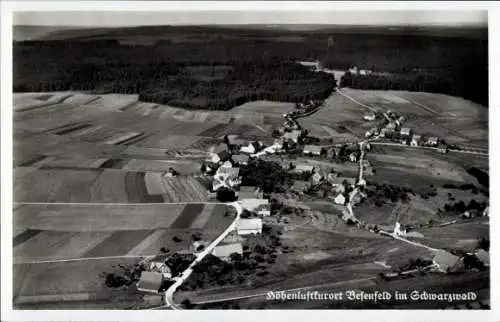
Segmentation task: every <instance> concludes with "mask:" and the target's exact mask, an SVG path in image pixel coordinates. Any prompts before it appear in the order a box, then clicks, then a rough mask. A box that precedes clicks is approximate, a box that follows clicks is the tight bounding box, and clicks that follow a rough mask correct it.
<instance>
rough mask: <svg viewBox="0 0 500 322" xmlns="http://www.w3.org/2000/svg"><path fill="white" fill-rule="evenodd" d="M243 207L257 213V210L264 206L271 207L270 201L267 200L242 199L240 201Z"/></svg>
mask: <svg viewBox="0 0 500 322" xmlns="http://www.w3.org/2000/svg"><path fill="white" fill-rule="evenodd" d="M240 204H241V207H243V209H246V210H248V211H251V212H256V210H257V209H258V208H259V207H260V206H262V205H269V200H267V199H257V198H252V199H242V200H241V201H240Z"/></svg>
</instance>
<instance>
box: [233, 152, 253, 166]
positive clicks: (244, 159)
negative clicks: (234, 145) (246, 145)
mask: <svg viewBox="0 0 500 322" xmlns="http://www.w3.org/2000/svg"><path fill="white" fill-rule="evenodd" d="M231 159H232V160H233V161H234V162H235V163H236V164H240V165H246V164H248V160H249V159H250V157H249V156H248V155H246V154H235V155H233V156H232V157H231Z"/></svg>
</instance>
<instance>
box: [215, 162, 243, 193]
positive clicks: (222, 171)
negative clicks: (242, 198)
mask: <svg viewBox="0 0 500 322" xmlns="http://www.w3.org/2000/svg"><path fill="white" fill-rule="evenodd" d="M239 173H240V168H227V167H219V169H217V172H216V173H215V175H214V178H213V182H212V190H213V191H217V190H219V188H222V187H228V188H229V187H235V186H238V185H239V184H241V178H240V177H239Z"/></svg>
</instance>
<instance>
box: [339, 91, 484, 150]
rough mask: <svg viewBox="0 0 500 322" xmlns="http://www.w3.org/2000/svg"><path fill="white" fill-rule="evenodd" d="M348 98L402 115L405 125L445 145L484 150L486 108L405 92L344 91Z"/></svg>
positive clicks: (462, 100)
mask: <svg viewBox="0 0 500 322" xmlns="http://www.w3.org/2000/svg"><path fill="white" fill-rule="evenodd" d="M343 91H345V92H346V94H348V95H349V96H351V97H353V98H354V99H356V100H358V101H360V102H361V103H363V104H366V105H368V106H371V107H375V108H382V109H386V110H387V109H391V110H393V111H395V112H396V113H399V114H401V115H404V116H405V117H406V118H407V120H408V122H407V123H405V126H408V127H410V128H412V129H413V130H414V131H415V132H416V133H418V134H429V135H434V136H438V137H440V138H443V139H445V140H446V141H447V142H449V143H457V144H458V143H468V144H472V145H474V146H480V147H488V109H486V108H484V107H482V106H480V105H478V104H476V103H473V102H470V101H467V100H464V99H462V98H458V97H452V96H447V95H442V94H431V93H415V92H405V91H368V90H350V89H344V90H343Z"/></svg>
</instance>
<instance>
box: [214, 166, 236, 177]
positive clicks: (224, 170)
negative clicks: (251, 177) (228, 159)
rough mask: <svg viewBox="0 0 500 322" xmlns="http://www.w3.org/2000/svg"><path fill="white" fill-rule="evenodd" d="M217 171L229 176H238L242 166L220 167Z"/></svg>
mask: <svg viewBox="0 0 500 322" xmlns="http://www.w3.org/2000/svg"><path fill="white" fill-rule="evenodd" d="M217 173H219V174H220V173H226V174H228V178H237V177H238V175H239V174H240V168H226V167H219V169H217Z"/></svg>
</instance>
